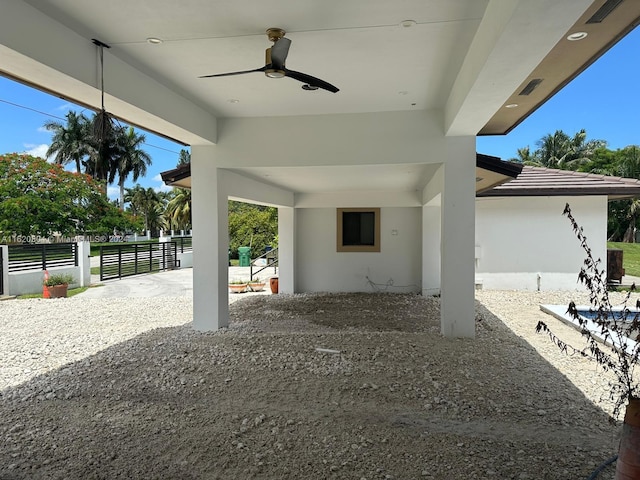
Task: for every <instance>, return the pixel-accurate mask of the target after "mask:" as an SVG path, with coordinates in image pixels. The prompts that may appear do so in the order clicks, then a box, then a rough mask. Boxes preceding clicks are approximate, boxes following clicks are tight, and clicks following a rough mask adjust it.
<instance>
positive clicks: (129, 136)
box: [116, 127, 151, 208]
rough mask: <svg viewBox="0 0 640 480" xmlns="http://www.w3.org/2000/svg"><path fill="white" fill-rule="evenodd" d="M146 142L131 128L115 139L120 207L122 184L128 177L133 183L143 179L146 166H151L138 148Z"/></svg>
mask: <svg viewBox="0 0 640 480" xmlns="http://www.w3.org/2000/svg"><path fill="white" fill-rule="evenodd" d="M145 140H146V137H145V135H144V134H137V133H136V132H135V131H134V129H133V127H129V128H128V129H127V130H126V131H124V130H123V131H121V132H120V134H119V135H118V137H117V138H116V143H117V144H118V147H119V148H118V153H119V155H120V157H119V158H118V159H117V173H118V187H119V188H120V207H121V208H122V207H123V206H124V183H125V181H126V180H127V177H128V176H129V175H132V178H133V181H134V182H136V181H137V180H138V178H140V177H143V176H145V175H146V173H147V166H148V165H151V157H150V156H149V154H148V153H147V152H145V151H144V150H142V149H141V148H140V145H142V144H143V143H144V142H145Z"/></svg>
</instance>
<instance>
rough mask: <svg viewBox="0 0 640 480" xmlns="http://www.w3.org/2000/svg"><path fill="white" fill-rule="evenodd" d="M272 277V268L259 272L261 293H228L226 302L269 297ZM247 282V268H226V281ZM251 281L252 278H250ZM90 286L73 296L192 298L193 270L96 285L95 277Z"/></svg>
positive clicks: (97, 282) (130, 278)
mask: <svg viewBox="0 0 640 480" xmlns="http://www.w3.org/2000/svg"><path fill="white" fill-rule="evenodd" d="M270 276H273V269H269V273H266V272H261V274H260V275H258V277H259V278H261V279H263V280H265V282H266V284H267V285H266V286H265V289H264V290H263V291H262V292H249V293H241V294H232V293H229V301H230V302H233V301H234V300H236V299H238V298H244V297H247V296H250V295H271V291H270V290H269V280H268V279H269V277H270ZM236 278H238V279H248V278H249V268H248V267H230V268H229V279H236ZM254 278H255V276H254ZM93 282H94V283H93V284H92V287H91V288H89V289H88V290H86V291H85V292H82V293H80V294H78V295H77V297H80V298H141V297H192V296H193V269H192V268H182V269H179V270H168V271H164V272H158V273H151V274H144V275H134V276H131V277H124V278H122V279H116V280H105V281H102V282H100V281H99V277H97V276H96V277H95V278H94V279H93Z"/></svg>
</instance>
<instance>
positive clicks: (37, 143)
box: [0, 76, 185, 199]
mask: <svg viewBox="0 0 640 480" xmlns="http://www.w3.org/2000/svg"><path fill="white" fill-rule="evenodd" d="M107 108H108V106H107ZM69 110H75V111H76V112H84V113H86V114H87V116H89V117H91V115H92V114H93V111H91V110H85V109H83V107H80V106H78V105H76V104H74V103H71V102H68V101H66V100H62V99H60V98H58V97H54V96H52V95H49V94H47V93H44V92H41V91H39V90H36V89H34V88H31V87H27V86H25V85H23V84H21V83H18V82H14V81H12V80H9V79H7V78H5V77H2V76H0V153H14V152H18V153H23V152H27V153H30V154H32V155H35V156H39V157H44V156H45V152H46V151H47V149H48V148H49V144H50V143H51V132H49V131H47V130H45V129H44V128H43V125H44V123H45V122H47V121H50V120H52V121H59V122H62V123H63V124H64V123H65V122H66V120H65V115H66V114H67V112H68V111H69ZM138 132H139V133H143V134H144V135H145V136H146V142H145V145H144V147H143V149H144V150H145V151H146V152H147V153H148V154H149V155H150V156H151V158H152V164H151V166H149V167H148V168H147V175H146V176H145V177H144V178H140V179H138V182H137V183H140V184H141V185H143V186H144V187H153V188H155V189H157V190H160V189H161V190H165V191H166V190H170V189H171V188H170V187H167V186H165V185H164V184H163V183H162V180H161V179H160V172H163V171H165V170H170V169H172V168H174V167H175V166H176V164H177V162H178V155H179V153H180V149H182V148H185V147H184V146H182V145H181V144H179V143H175V142H172V141H170V140H167V139H165V138H163V137H158V136H157V135H153V134H151V133H148V132H146V131H143V130H139V131H138ZM68 168H70V169H72V170H73V169H74V168H75V167H74V166H73V165H71V166H69V167H68ZM126 186H128V187H130V186H133V182H132V181H129V182H128V183H127V185H126ZM109 197H110V198H113V199H115V198H118V188H117V186H115V185H112V186H110V187H109Z"/></svg>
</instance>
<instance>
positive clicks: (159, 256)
mask: <svg viewBox="0 0 640 480" xmlns="http://www.w3.org/2000/svg"><path fill="white" fill-rule="evenodd" d="M177 254H178V251H177V243H176V242H175V241H171V242H163V243H115V244H113V245H104V246H101V247H100V280H109V279H114V278H122V277H129V276H131V275H139V274H141V273H151V272H159V271H162V270H170V269H172V268H177V267H179V266H180V262H179V261H178V260H177Z"/></svg>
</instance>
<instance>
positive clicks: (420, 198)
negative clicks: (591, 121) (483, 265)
mask: <svg viewBox="0 0 640 480" xmlns="http://www.w3.org/2000/svg"><path fill="white" fill-rule="evenodd" d="M639 17H640V3H638V2H629V1H627V2H620V1H613V0H596V1H592V0H567V1H563V2H557V1H555V0H540V1H536V2H531V1H529V0H457V1H450V0H438V1H431V2H424V1H422V0H409V1H408V2H402V3H401V4H396V3H393V2H388V1H386V0H373V1H371V0H356V1H352V2H340V3H321V4H320V3H317V2H313V3H308V4H305V5H304V6H301V5H300V3H299V2H297V1H294V0H279V1H276V2H270V3H268V4H264V3H261V2H250V5H247V4H246V3H229V2H224V1H221V0H220V1H218V0H216V1H201V0H192V1H188V2H179V3H176V2H173V1H170V0H153V1H151V0H148V1H142V0H141V1H137V2H129V1H125V0H113V1H110V2H108V3H105V2H98V1H97V0H86V1H83V2H82V3H81V4H79V3H78V2H77V1H75V0H58V1H56V2H40V1H37V0H15V1H12V2H7V4H6V5H3V15H2V17H1V18H0V72H2V74H4V75H6V76H9V77H11V78H14V79H16V80H19V81H22V82H25V83H27V84H30V85H33V86H35V87H37V88H41V89H44V90H46V91H48V92H51V93H54V94H56V95H59V96H61V97H63V98H68V99H71V100H73V101H75V102H77V103H79V104H81V105H86V106H87V107H90V108H94V109H98V108H99V107H100V102H101V92H100V90H101V88H102V86H103V82H102V81H103V80H104V93H105V97H104V99H105V100H104V101H105V107H106V109H107V110H108V111H109V112H111V113H113V114H114V115H115V116H117V117H118V118H121V119H122V120H124V121H126V122H128V123H131V124H133V125H137V126H140V127H143V128H145V129H148V130H150V131H153V132H156V133H159V134H161V135H164V136H167V137H170V138H172V139H174V140H177V141H179V142H182V143H184V144H185V145H190V146H191V158H192V163H191V167H190V168H191V173H192V185H191V186H192V190H193V197H192V198H193V225H194V238H193V247H194V294H193V295H194V310H193V319H194V326H195V328H196V329H198V330H202V331H208V330H217V329H219V328H222V327H225V326H227V325H228V323H229V307H228V289H227V276H228V273H227V272H228V270H227V246H228V238H227V224H226V222H227V220H226V218H227V201H228V199H230V198H231V199H239V200H243V201H247V202H256V203H260V204H265V205H272V206H276V207H278V209H279V244H280V271H279V274H280V291H282V292H285V293H286V292H289V293H292V292H318V291H336V292H357V291H361V290H362V288H363V285H365V284H366V279H368V278H380V279H382V280H383V281H389V280H390V281H393V283H394V284H395V285H398V286H406V287H407V288H414V287H417V288H418V289H419V290H420V291H421V292H422V293H423V294H440V295H441V302H442V304H441V310H440V329H441V332H442V333H443V334H444V335H445V336H449V337H473V336H474V335H475V320H474V203H475V192H476V188H475V185H476V182H477V180H478V178H477V175H476V169H475V165H476V149H475V137H476V135H495V134H504V133H507V132H508V131H510V130H511V129H512V128H514V127H515V126H516V125H518V123H520V122H521V121H522V120H523V119H525V118H526V117H527V116H528V115H529V114H530V113H531V112H532V111H533V110H535V109H536V108H538V107H539V106H540V105H541V104H543V103H544V102H545V101H546V100H547V99H548V98H549V97H550V96H552V95H553V94H554V93H555V92H556V91H558V90H559V89H560V88H562V87H563V86H564V85H565V84H566V83H567V82H569V81H571V79H572V78H574V77H575V76H576V75H577V74H579V72H581V71H582V70H583V69H584V68H586V67H587V66H588V65H589V64H590V63H591V62H593V61H595V60H596V59H597V58H598V57H599V56H600V55H602V53H603V52H605V51H606V50H607V49H608V48H610V47H611V46H612V45H613V44H614V43H615V42H616V41H617V40H618V39H620V38H621V37H622V36H624V35H625V34H626V33H627V32H628V31H629V30H630V29H631V28H633V26H634V25H635V24H636V23H637V21H636V20H637V19H638V18H639ZM27 26H28V29H29V32H30V33H29V34H28V35H26V34H25V29H26V28H27ZM270 27H279V28H282V29H284V30H285V31H286V34H285V37H284V38H287V39H289V40H290V41H291V46H290V48H288V47H287V49H286V51H285V50H284V47H282V45H283V44H282V43H281V44H280V45H279V46H278V42H280V41H281V40H276V41H275V43H273V44H272V43H271V41H270V40H269V39H268V38H267V35H266V34H265V30H267V29H268V28H270ZM96 44H97V45H102V47H101V46H97V45H96ZM270 48H274V49H275V53H274V51H269V52H268V53H267V59H266V60H265V49H270ZM101 52H102V53H103V54H104V56H103V58H104V62H103V63H101V61H100V57H101V55H100V53H101ZM287 52H288V55H287ZM272 54H273V55H272ZM271 57H273V59H274V60H271ZM284 59H286V61H287V63H286V66H285V64H284ZM265 62H266V65H265ZM270 62H272V63H270ZM263 65H264V68H263ZM267 67H269V68H267ZM256 68H257V70H256V71H253V73H247V74H243V75H233V76H224V77H216V78H199V77H202V76H208V75H212V74H220V73H226V72H238V71H246V70H248V69H256ZM289 69H292V70H289ZM293 69H295V70H293ZM265 70H266V71H265ZM300 72H303V73H304V75H302V74H300ZM264 73H266V74H267V77H265V75H264ZM268 77H272V78H268ZM273 77H284V78H277V79H276V78H273ZM301 79H302V80H301ZM320 79H322V80H320ZM324 82H329V83H330V84H332V85H335V86H336V87H337V89H338V90H339V91H337V92H335V91H333V90H331V89H327V88H326V85H325V83H324ZM344 211H347V212H348V213H355V214H359V213H364V214H366V215H370V214H372V213H373V215H374V216H375V217H376V222H377V223H376V225H378V226H379V227H376V229H372V230H371V232H368V234H369V233H371V235H372V237H375V238H374V239H373V240H372V241H371V245H370V246H371V247H372V248H369V249H364V250H363V249H362V248H355V249H354V248H346V249H345V248H344V247H345V246H347V247H353V245H342V244H341V240H340V238H339V237H338V238H336V237H337V231H339V228H340V225H341V221H342V220H343V219H344V216H341V215H343V213H344ZM363 218H364V217H363ZM378 228H379V229H378ZM342 240H344V238H343V239H342ZM367 245H368V244H367ZM310 272H314V273H313V274H311V273H310ZM388 279H389V280H388Z"/></svg>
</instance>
